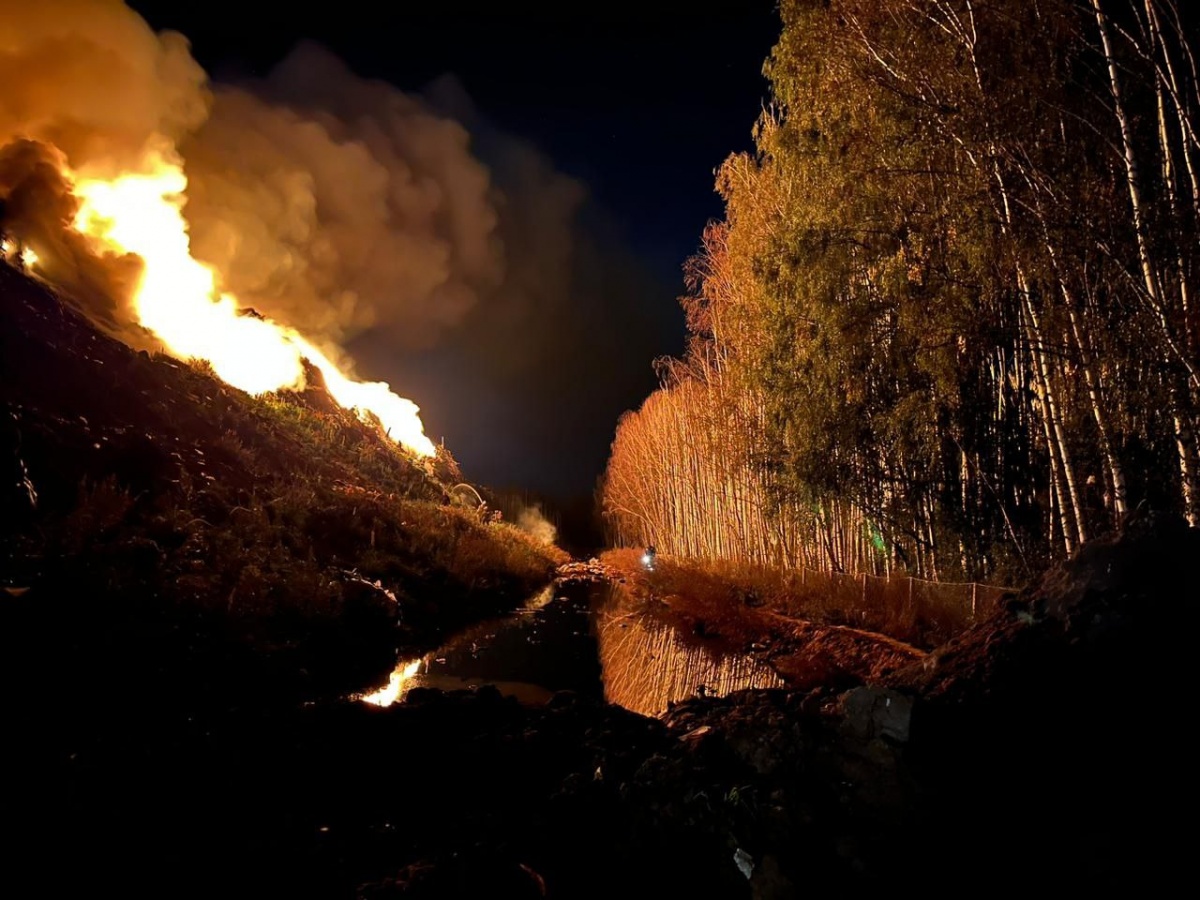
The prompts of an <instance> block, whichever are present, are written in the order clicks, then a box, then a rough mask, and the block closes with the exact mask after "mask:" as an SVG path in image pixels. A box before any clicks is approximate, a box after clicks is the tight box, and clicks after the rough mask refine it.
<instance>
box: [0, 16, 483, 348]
mask: <svg viewBox="0 0 1200 900" xmlns="http://www.w3.org/2000/svg"><path fill="white" fill-rule="evenodd" d="M0 84H2V85H3V90H0V147H3V146H6V145H10V144H12V143H13V142H14V141H23V142H24V143H22V144H19V145H16V146H12V147H9V148H8V149H7V150H6V151H5V152H4V153H3V154H2V155H0V197H2V198H4V199H5V201H6V210H5V223H4V227H5V228H6V229H8V230H10V231H12V232H14V233H16V234H19V236H20V238H21V239H22V240H23V241H26V242H29V243H31V244H32V243H33V242H36V243H37V245H38V255H39V257H41V258H42V259H45V260H46V266H45V267H43V269H42V274H43V275H45V276H46V277H47V278H50V279H51V280H53V281H55V282H57V283H59V284H60V285H61V286H62V287H64V288H67V289H68V291H69V292H70V293H71V294H72V295H73V296H75V298H76V299H77V300H81V301H83V302H85V303H87V304H89V306H90V307H91V308H92V309H93V310H94V311H99V312H102V313H103V315H102V316H101V318H103V319H105V320H109V319H112V318H113V317H115V316H117V315H119V313H120V311H121V310H122V309H124V308H125V307H126V305H127V301H128V298H129V294H130V293H131V290H132V288H133V287H134V286H135V285H136V280H137V271H138V270H137V268H136V261H131V260H128V259H122V260H111V259H109V260H87V259H84V258H82V257H81V256H80V251H81V249H82V248H84V247H85V244H83V243H82V242H80V241H79V240H78V239H77V238H76V237H74V236H73V235H72V233H71V231H72V230H71V228H70V225H71V222H72V221H73V218H74V212H75V210H76V208H77V207H76V206H75V205H74V201H73V199H72V198H71V196H70V190H69V183H68V182H67V181H66V180H65V179H64V178H63V176H62V170H63V165H62V163H64V162H65V163H66V164H67V165H69V167H70V168H71V169H72V170H74V171H75V172H78V173H80V174H81V175H83V176H88V177H100V178H107V177H113V176H115V175H117V174H119V173H122V172H137V171H142V170H144V169H145V167H146V166H147V165H148V163H149V162H150V161H152V160H154V159H163V160H167V161H182V163H183V165H184V170H185V173H186V174H187V176H188V179H189V185H188V190H187V202H186V206H185V210H184V211H185V215H186V217H187V220H188V223H189V226H190V230H191V235H192V252H193V255H194V256H195V257H196V258H197V259H199V260H200V261H202V262H205V263H208V264H209V265H211V266H212V267H213V268H214V269H215V270H216V271H217V273H218V287H219V288H220V289H221V290H223V291H226V292H229V293H232V294H234V295H235V296H237V297H238V298H239V300H240V302H241V303H243V304H244V305H246V306H250V307H252V308H254V309H255V310H256V311H258V312H259V313H261V314H263V315H267V316H269V317H271V318H274V319H276V320H278V321H280V322H283V323H286V324H288V325H291V326H292V327H295V328H297V329H299V330H300V331H301V332H303V333H305V334H307V335H309V336H310V337H312V338H314V339H316V340H318V341H320V342H321V343H323V344H325V345H327V346H328V345H331V344H333V345H338V344H341V343H342V342H344V341H345V340H346V339H347V338H349V337H353V336H354V335H355V334H358V333H360V332H362V331H364V330H366V329H383V330H385V331H386V332H387V333H388V335H389V336H390V337H391V339H393V340H397V339H400V340H401V342H402V343H404V344H407V345H409V346H415V345H421V344H428V343H430V342H432V341H433V340H434V339H435V338H436V337H437V336H438V334H439V333H440V331H441V330H442V329H444V328H446V327H449V326H454V325H456V324H457V323H458V322H459V321H460V320H461V318H462V317H463V315H464V314H465V312H466V311H467V310H468V309H470V308H471V307H472V306H473V305H474V304H475V303H476V302H478V300H479V299H480V297H481V295H482V294H484V293H486V292H487V291H489V290H491V289H493V288H495V286H496V285H498V284H499V283H500V281H501V280H502V278H503V271H504V266H503V251H502V247H501V246H500V243H499V239H498V237H497V235H496V225H497V210H496V202H497V199H498V198H497V195H496V193H495V192H494V190H493V189H492V186H491V181H490V177H489V173H488V170H487V168H485V167H484V166H483V165H482V164H481V163H480V162H479V161H478V160H477V159H476V158H475V157H474V156H473V155H472V153H471V149H470V138H469V136H468V134H467V132H466V130H465V129H464V128H463V127H462V126H461V125H459V124H458V123H456V122H454V121H453V120H452V119H450V118H447V117H445V116H439V115H436V114H434V113H432V112H430V111H429V109H428V108H427V107H426V106H425V105H424V104H422V103H421V102H420V101H419V100H416V99H413V98H411V97H408V96H406V95H405V94H403V93H402V92H400V91H398V90H397V89H395V88H393V87H391V86H389V85H386V84H383V83H381V82H369V81H366V80H364V79H361V78H358V77H357V76H355V75H354V74H353V73H352V72H350V70H349V69H348V68H347V67H346V66H345V65H344V64H343V63H342V62H341V61H340V60H338V59H337V58H336V57H334V56H332V55H331V54H329V53H328V52H327V51H325V50H323V49H322V48H320V47H318V46H316V45H313V44H302V45H300V46H298V47H297V48H296V49H295V50H294V51H293V52H292V53H291V54H290V55H289V56H288V58H287V59H285V60H284V61H283V62H282V63H280V64H279V66H277V67H276V68H275V70H274V71H273V73H272V74H271V76H270V77H269V78H267V79H265V80H263V81H261V82H257V83H247V84H244V85H240V86H236V87H234V86H215V87H214V88H213V89H211V90H210V88H209V86H208V85H207V80H206V76H205V74H204V72H203V70H202V69H201V68H200V67H199V65H198V64H197V63H196V62H195V61H194V60H193V59H192V58H191V56H190V53H189V50H188V44H187V41H186V39H185V38H184V37H183V36H181V35H179V34H175V33H171V32H164V33H162V34H155V33H154V32H153V31H152V30H151V29H150V28H149V26H148V25H147V24H146V23H145V22H144V21H143V20H142V19H141V18H140V17H139V16H138V15H137V14H136V13H134V12H133V11H132V10H130V9H129V8H128V7H126V6H125V5H124V4H123V3H120V2H114V0H55V2H49V3H47V2H43V3H28V2H25V3H14V2H10V0H0ZM30 142H36V143H30Z"/></svg>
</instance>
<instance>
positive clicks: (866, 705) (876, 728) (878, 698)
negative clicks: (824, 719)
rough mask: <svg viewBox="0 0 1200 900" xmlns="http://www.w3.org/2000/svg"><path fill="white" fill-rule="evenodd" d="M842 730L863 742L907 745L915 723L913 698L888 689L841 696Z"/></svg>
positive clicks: (857, 689) (863, 688)
mask: <svg viewBox="0 0 1200 900" xmlns="http://www.w3.org/2000/svg"><path fill="white" fill-rule="evenodd" d="M840 707H841V713H842V715H843V716H844V718H843V720H842V727H843V729H844V730H845V731H847V732H848V733H849V734H851V735H853V736H854V737H857V738H861V739H863V740H867V741H869V740H873V739H874V738H887V739H888V740H892V741H895V742H896V743H900V744H903V743H906V742H907V741H908V736H909V726H910V724H911V721H912V708H913V702H912V699H911V698H910V697H906V696H905V695H904V694H901V693H899V692H898V691H893V690H889V689H888V688H878V687H859V688H854V689H853V690H851V691H847V692H846V693H845V694H843V695H842V699H841V704H840Z"/></svg>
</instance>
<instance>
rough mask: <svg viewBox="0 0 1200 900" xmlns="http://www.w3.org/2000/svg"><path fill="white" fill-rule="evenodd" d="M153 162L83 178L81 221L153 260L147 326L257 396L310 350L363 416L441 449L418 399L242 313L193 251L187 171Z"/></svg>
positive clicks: (283, 381) (295, 371) (91, 231)
mask: <svg viewBox="0 0 1200 900" xmlns="http://www.w3.org/2000/svg"><path fill="white" fill-rule="evenodd" d="M153 168H154V171H153V172H152V173H150V174H128V175H122V176H120V177H119V178H116V179H114V180H96V179H79V180H77V181H76V184H75V193H76V194H77V195H78V196H79V197H80V199H81V200H82V201H83V204H82V206H81V208H80V210H79V213H78V215H77V216H76V218H75V223H74V225H75V228H76V229H77V230H78V231H80V232H82V233H83V234H86V235H89V236H90V237H92V238H94V239H95V240H97V241H98V242H100V243H101V244H102V245H104V246H105V247H106V248H108V249H111V250H115V251H117V252H121V253H135V254H137V255H138V256H140V257H141V258H142V260H143V261H144V263H145V267H144V272H143V274H142V280H141V283H140V285H139V286H138V290H137V296H136V297H135V308H136V311H137V315H138V318H139V321H140V322H141V324H142V325H144V326H145V327H146V328H148V329H150V330H151V331H153V332H154V333H155V334H156V335H157V336H158V337H159V338H160V339H161V340H162V341H163V342H164V343H165V344H166V345H167V347H168V349H169V350H170V351H171V352H172V353H174V354H176V355H178V356H180V357H184V358H188V357H194V358H197V359H203V360H207V361H208V362H209V363H210V364H211V365H212V367H213V371H215V372H216V373H217V375H219V376H220V377H221V378H222V379H224V380H225V381H227V382H229V383H230V384H232V385H233V386H234V387H238V388H241V389H242V390H244V391H246V392H248V393H251V394H262V393H265V392H267V391H273V390H278V389H280V388H292V387H298V386H300V385H301V384H302V383H303V380H304V368H303V365H302V364H301V359H302V358H307V359H308V360H309V361H310V362H311V363H312V364H313V365H314V366H316V367H317V368H318V369H319V370H320V371H321V374H322V375H324V377H325V383H326V386H327V387H328V389H329V393H330V394H331V395H332V396H333V398H334V399H335V400H336V401H337V402H338V403H340V404H341V405H342V406H344V407H346V408H348V409H350V408H353V409H356V410H358V412H359V415H360V416H361V417H362V418H364V419H366V418H367V413H371V414H373V415H374V416H376V417H377V418H378V419H379V421H380V422H381V423H382V424H383V426H384V427H385V428H386V429H387V430H388V434H389V435H390V436H391V438H392V440H394V441H396V442H397V443H399V444H402V445H403V446H404V447H407V448H408V449H409V450H411V451H412V452H414V453H416V454H418V455H420V456H433V455H434V453H435V450H434V447H433V443H432V442H431V441H430V440H429V438H427V437H426V436H425V430H424V426H422V424H421V419H420V417H419V416H418V415H417V413H418V408H417V406H416V404H414V403H413V402H412V401H411V400H405V399H404V398H402V397H397V396H396V395H395V394H393V393H392V392H391V390H389V388H388V386H387V385H386V384H384V383H383V382H367V383H361V382H356V381H353V380H352V379H350V378H348V377H347V376H346V375H344V374H343V373H342V372H341V370H340V369H338V367H337V366H336V365H335V364H334V363H333V362H332V361H330V359H329V358H328V357H327V356H326V355H325V354H324V353H322V352H320V351H319V350H317V348H316V347H314V346H313V345H312V344H311V343H310V342H308V341H307V340H305V339H304V338H303V337H301V336H300V335H299V334H298V333H296V332H295V331H293V330H292V329H290V328H287V327H286V326H283V325H280V324H278V323H276V322H272V321H271V320H269V319H261V318H256V317H254V316H244V315H239V314H238V304H237V301H236V299H235V298H233V297H232V296H230V295H228V294H220V295H218V294H217V290H216V278H215V275H214V273H213V271H212V270H211V269H210V268H208V267H207V266H205V265H203V264H202V263H199V262H197V261H196V260H194V259H193V258H192V254H191V246H190V239H189V237H188V231H187V223H186V222H185V220H184V218H183V212H182V207H183V192H184V189H185V188H186V187H187V178H186V176H185V175H184V174H183V171H182V170H181V169H180V168H179V166H177V165H174V164H170V163H165V162H161V161H160V162H158V163H157V164H156V165H155V166H154V167H153ZM26 264H27V265H31V264H32V263H31V262H29V261H28V260H26Z"/></svg>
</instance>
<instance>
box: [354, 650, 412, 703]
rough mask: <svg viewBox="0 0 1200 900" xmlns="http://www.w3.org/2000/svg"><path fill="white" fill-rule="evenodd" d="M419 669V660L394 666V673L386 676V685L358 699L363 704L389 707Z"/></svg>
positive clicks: (398, 697)
mask: <svg viewBox="0 0 1200 900" xmlns="http://www.w3.org/2000/svg"><path fill="white" fill-rule="evenodd" d="M420 668H421V660H419V659H414V660H413V661H412V662H410V663H403V664H401V665H398V666H396V669H395V671H393V672H392V674H391V675H389V676H388V683H387V684H386V685H385V686H384V687H381V688H380V689H379V690H377V691H375V692H373V693H370V694H363V695H362V696H361V697H359V698H358V699H359V700H362V701H363V702H364V703H371V704H373V705H375V706H391V705H392V704H393V703H395V702H396V701H397V700H399V699H400V695H401V694H402V693H403V692H404V688H405V685H407V684H408V683H409V682H410V681H412V680H413V678H415V677H416V675H417V670H418V669H420Z"/></svg>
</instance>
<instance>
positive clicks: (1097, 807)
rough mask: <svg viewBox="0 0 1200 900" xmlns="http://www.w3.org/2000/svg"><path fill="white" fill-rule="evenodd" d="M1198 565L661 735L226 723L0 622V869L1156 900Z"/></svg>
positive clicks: (240, 712)
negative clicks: (1030, 892)
mask: <svg viewBox="0 0 1200 900" xmlns="http://www.w3.org/2000/svg"><path fill="white" fill-rule="evenodd" d="M1198 551H1200V534H1198V533H1197V532H1196V531H1194V530H1192V531H1189V530H1187V529H1185V528H1184V527H1182V526H1181V525H1179V524H1178V523H1175V522H1170V521H1165V522H1164V521H1160V520H1157V519H1154V518H1150V519H1148V520H1143V521H1141V522H1136V523H1133V524H1132V525H1131V526H1130V529H1129V530H1128V531H1127V533H1126V534H1124V535H1123V536H1121V537H1120V538H1111V539H1107V540H1101V541H1097V542H1094V543H1093V544H1091V545H1089V546H1088V547H1087V548H1085V550H1084V551H1083V552H1082V553H1081V554H1080V556H1079V557H1078V558H1077V559H1076V560H1075V561H1074V562H1072V563H1070V564H1067V565H1065V566H1063V567H1062V568H1060V569H1058V570H1055V571H1054V572H1052V573H1051V574H1050V575H1049V576H1048V577H1047V578H1046V579H1045V581H1043V582H1042V584H1041V585H1040V586H1039V587H1037V588H1035V589H1034V590H1032V591H1030V592H1027V593H1026V594H1025V595H1023V596H1022V597H1020V598H1019V599H1012V600H1009V601H1007V602H1006V603H1005V604H1004V605H1002V606H1000V607H998V608H997V609H996V610H995V612H994V614H993V615H992V617H991V618H989V619H988V620H987V621H986V622H984V623H981V624H980V625H978V626H976V627H974V628H972V629H971V630H969V631H968V632H966V633H964V634H963V635H962V636H961V637H960V638H958V639H957V640H955V641H953V642H951V643H950V644H949V645H947V646H946V647H943V648H941V649H939V650H938V651H937V652H935V653H934V654H933V655H931V656H930V657H929V658H928V659H927V660H924V661H922V662H921V663H919V664H916V665H915V666H913V667H911V668H909V669H905V670H901V671H899V672H897V673H895V674H894V675H893V676H891V677H890V679H889V683H888V684H887V685H877V686H874V687H859V688H856V689H852V690H850V691H847V692H843V693H841V694H837V693H835V692H833V691H829V690H814V691H812V692H809V693H807V694H801V693H794V692H792V693H789V692H784V691H759V692H743V693H741V694H737V695H734V696H732V697H729V698H726V699H702V700H693V701H689V702H687V703H684V704H680V705H677V706H676V707H675V708H674V709H673V710H672V711H671V712H670V713H669V714H668V715H667V717H666V719H665V721H663V722H660V721H656V720H650V719H644V718H641V717H638V716H635V715H633V714H631V713H627V712H625V711H623V710H621V709H618V708H615V707H611V706H606V705H603V704H600V703H597V702H594V701H584V700H582V699H579V698H576V697H574V696H572V695H569V694H560V695H557V696H556V697H555V699H554V700H553V701H552V702H551V703H550V704H549V705H547V706H544V707H522V706H520V705H519V704H517V703H516V702H515V701H512V700H509V699H505V698H502V697H500V696H499V695H498V694H496V693H495V692H494V691H491V690H488V689H483V690H480V691H479V692H477V693H465V692H464V693H440V692H436V691H422V690H420V689H418V690H415V691H414V692H413V693H412V694H411V695H410V697H409V700H408V702H407V703H406V704H403V705H399V706H396V707H392V708H389V709H383V710H380V709H375V708H370V707H367V706H364V705H362V704H353V703H321V704H317V705H309V706H299V707H297V706H287V705H280V706H276V707H270V708H263V707H258V708H255V707H250V706H247V707H245V708H228V707H225V708H221V709H219V710H216V709H213V708H211V707H205V706H203V705H199V706H198V705H196V704H195V702H194V701H195V697H196V692H197V690H198V687H199V685H200V683H201V682H202V681H203V679H204V677H205V672H204V671H202V670H194V669H192V670H180V669H179V668H178V667H175V666H172V665H171V661H170V660H163V661H162V663H161V665H160V666H158V667H155V668H144V665H145V660H140V661H139V662H138V664H137V665H136V666H134V665H129V666H123V665H122V664H121V661H120V660H117V659H111V658H109V659H105V658H104V657H103V654H100V653H97V654H96V655H94V656H92V657H90V658H88V659H86V660H78V659H76V660H72V659H70V658H65V657H61V658H57V659H55V658H54V636H53V632H51V633H48V634H46V633H38V632H36V631H31V630H30V629H29V627H28V626H27V625H25V626H24V627H16V628H14V627H13V625H14V620H13V612H14V603H9V604H8V608H7V610H6V618H7V622H6V625H7V627H6V628H5V629H4V635H5V646H4V648H3V650H4V653H3V658H4V659H5V661H6V668H8V671H7V672H6V677H5V710H6V719H7V723H8V733H9V734H10V735H13V736H14V738H15V739H14V740H12V741H10V747H9V749H10V751H12V752H13V754H14V755H13V757H10V758H11V759H12V762H11V764H10V765H11V768H10V770H9V771H10V772H11V773H13V774H14V776H15V777H11V778H10V780H9V782H8V786H7V788H6V793H7V794H8V797H7V798H6V802H5V810H6V814H7V816H8V817H9V820H10V823H11V825H12V828H11V829H10V835H13V834H15V835H19V837H17V838H15V839H13V838H10V841H9V850H10V852H11V853H12V855H11V857H10V859H11V860H13V863H12V864H11V865H10V868H9V873H10V877H12V878H14V879H15V878H22V879H24V878H27V877H32V878H36V880H37V881H36V883H38V884H39V885H40V886H41V889H40V891H39V892H40V893H43V894H47V895H50V896H63V895H74V893H75V892H77V891H80V890H84V889H89V888H96V887H98V886H102V885H103V886H118V885H119V886H120V888H121V890H122V892H123V893H125V894H126V895H127V896H130V895H155V896H163V895H170V896H212V895H214V894H220V895H223V896H243V895H251V894H253V895H258V896H263V895H267V896H284V895H287V896H319V897H338V896H345V897H350V896H354V895H355V893H356V892H357V893H358V894H360V895H363V896H374V897H379V896H384V897H386V896H436V897H456V896H471V895H473V894H475V893H485V894H487V895H489V896H530V897H536V896H542V895H543V894H542V892H543V889H544V891H545V895H548V896H559V897H591V896H595V897H599V896H611V895H612V894H613V893H622V894H626V895H632V896H652V895H659V894H663V893H667V894H672V895H674V894H678V893H682V892H688V893H692V894H694V895H697V896H731V897H734V896H751V895H753V896H758V897H788V896H800V895H802V894H804V893H806V892H808V891H809V890H811V889H812V888H814V887H815V886H822V887H825V888H828V887H831V886H848V887H853V886H859V887H862V886H865V885H876V886H880V887H884V886H889V885H890V886H901V885H905V886H916V885H921V886H922V889H923V890H925V891H926V892H932V893H935V894H950V893H955V894H961V893H962V892H968V893H975V892H984V893H988V892H990V891H992V890H999V889H1001V888H1006V889H1017V888H1023V887H1027V886H1030V885H1037V886H1040V887H1048V886H1051V885H1055V886H1061V887H1069V888H1072V889H1078V890H1085V889H1095V888H1100V887H1112V886H1114V885H1122V886H1126V887H1137V888H1139V889H1140V890H1150V891H1153V890H1154V889H1155V887H1156V886H1158V885H1163V884H1166V883H1168V881H1169V879H1171V878H1174V877H1176V876H1177V874H1178V871H1179V869H1180V866H1181V864H1182V861H1183V860H1184V859H1186V856H1184V855H1182V852H1181V851H1182V841H1183V836H1182V834H1181V833H1180V832H1177V831H1175V826H1174V824H1173V823H1174V822H1175V821H1176V820H1177V814H1178V812H1179V810H1178V809H1175V808H1174V807H1175V806H1176V804H1177V803H1179V802H1182V801H1181V800H1177V801H1172V800H1171V799H1170V798H1171V797H1181V796H1182V794H1181V792H1182V790H1183V788H1184V785H1185V782H1186V777H1185V775H1184V772H1185V771H1186V769H1185V768H1184V766H1183V759H1182V755H1183V749H1182V743H1181V742H1179V741H1178V740H1177V739H1176V737H1175V735H1174V734H1173V733H1172V729H1171V726H1170V723H1171V722H1175V721H1179V718H1178V709H1179V700H1180V696H1181V694H1180V691H1179V688H1178V686H1179V685H1182V684H1184V683H1185V682H1184V681H1183V674H1184V672H1185V671H1186V664H1185V659H1186V657H1185V654H1184V652H1183V645H1184V639H1183V638H1182V637H1181V636H1179V634H1180V629H1177V628H1176V629H1164V628H1163V626H1162V623H1163V622H1165V621H1169V620H1173V619H1174V620H1177V619H1178V617H1179V615H1180V610H1179V604H1180V603H1181V602H1183V601H1184V598H1183V596H1182V595H1181V593H1180V591H1179V590H1178V588H1177V587H1176V586H1177V585H1179V584H1183V583H1185V582H1184V581H1183V580H1182V579H1181V576H1182V575H1183V570H1184V569H1185V567H1186V565H1187V561H1188V560H1189V559H1191V558H1194V555H1195V554H1196V553H1197V552H1198ZM15 606H16V607H17V608H19V607H20V601H19V600H18V601H16V603H15ZM16 624H18V625H20V624H21V623H16ZM47 627H50V626H47ZM31 654H36V656H37V658H36V659H31V658H30V655H31ZM52 659H53V660H54V662H56V663H57V664H58V665H56V666H49V665H48V663H49V662H50V660H52ZM33 672H37V673H38V675H39V677H37V678H31V677H30V674H31V673H33ZM739 849H740V850H742V851H743V852H744V853H745V854H747V855H748V857H749V859H748V860H747V861H746V862H747V863H748V864H749V863H752V864H753V867H754V868H753V870H752V875H751V878H750V879H749V880H747V879H746V878H745V877H744V876H743V874H742V873H741V872H739V869H738V867H737V865H736V863H735V853H737V851H738V850H739ZM14 883H15V882H14Z"/></svg>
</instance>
